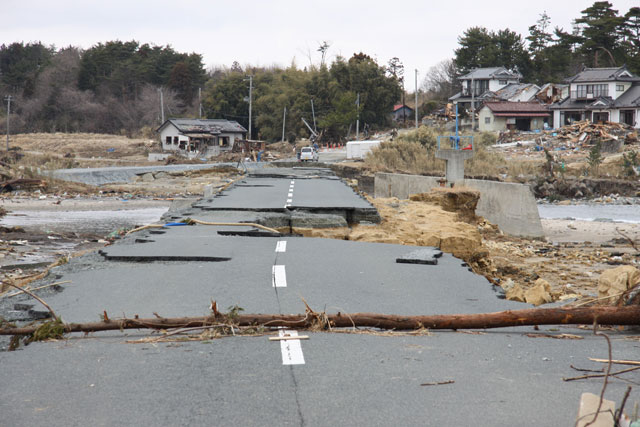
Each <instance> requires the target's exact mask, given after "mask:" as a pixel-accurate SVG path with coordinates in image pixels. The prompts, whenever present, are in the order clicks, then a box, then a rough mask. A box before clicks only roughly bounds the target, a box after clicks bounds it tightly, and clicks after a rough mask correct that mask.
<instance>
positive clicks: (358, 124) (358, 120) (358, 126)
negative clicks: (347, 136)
mask: <svg viewBox="0 0 640 427" xmlns="http://www.w3.org/2000/svg"><path fill="white" fill-rule="evenodd" d="M356 111H357V112H358V117H357V118H356V141H359V140H360V139H359V135H360V132H359V131H360V94H358V98H357V99H356Z"/></svg>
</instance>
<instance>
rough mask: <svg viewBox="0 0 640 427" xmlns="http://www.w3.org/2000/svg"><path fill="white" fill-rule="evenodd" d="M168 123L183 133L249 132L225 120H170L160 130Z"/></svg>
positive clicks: (236, 123)
mask: <svg viewBox="0 0 640 427" xmlns="http://www.w3.org/2000/svg"><path fill="white" fill-rule="evenodd" d="M167 123H172V124H173V125H174V126H175V127H176V128H177V129H178V130H179V131H180V132H182V133H211V134H219V133H223V132H236V133H244V132H246V131H247V130H246V129H245V128H244V127H242V126H241V125H240V123H238V122H235V121H230V120H225V119H168V120H167V121H166V122H165V123H164V124H163V125H162V126H160V129H162V128H163V127H164V126H165V125H166V124H167ZM160 129H158V130H160Z"/></svg>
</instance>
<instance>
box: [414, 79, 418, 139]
mask: <svg viewBox="0 0 640 427" xmlns="http://www.w3.org/2000/svg"><path fill="white" fill-rule="evenodd" d="M415 107H416V110H415V113H416V130H418V69H417V68H416V105H415Z"/></svg>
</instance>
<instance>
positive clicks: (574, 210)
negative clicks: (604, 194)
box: [538, 204, 640, 224]
mask: <svg viewBox="0 0 640 427" xmlns="http://www.w3.org/2000/svg"><path fill="white" fill-rule="evenodd" d="M538 212H539V214H540V218H542V219H574V220H580V221H611V222H628V223H634V224H637V223H640V205H604V204H603V205H600V204H598V205H567V206H561V205H538Z"/></svg>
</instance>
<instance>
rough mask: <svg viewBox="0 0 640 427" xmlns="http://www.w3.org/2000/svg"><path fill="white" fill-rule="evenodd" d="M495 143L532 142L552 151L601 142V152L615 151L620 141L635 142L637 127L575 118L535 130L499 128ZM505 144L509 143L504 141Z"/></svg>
mask: <svg viewBox="0 0 640 427" xmlns="http://www.w3.org/2000/svg"><path fill="white" fill-rule="evenodd" d="M497 142H498V143H497V144H495V145H494V147H500V146H503V147H510V146H523V145H534V149H535V151H542V150H543V148H546V149H548V150H553V151H564V150H576V151H578V150H580V149H582V148H591V147H592V146H593V145H595V144H597V143H600V144H601V147H602V151H604V152H612V153H613V152H618V151H620V149H621V148H622V146H623V145H625V144H626V145H632V144H637V143H638V131H637V130H635V129H634V128H632V127H631V126H628V125H625V124H621V123H612V122H605V123H592V122H590V121H588V120H584V121H580V122H575V123H572V124H570V125H567V126H563V127H561V128H559V129H552V130H545V131H534V132H513V131H505V132H501V133H500V135H499V137H498V141H497ZM505 144H508V145H505Z"/></svg>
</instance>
